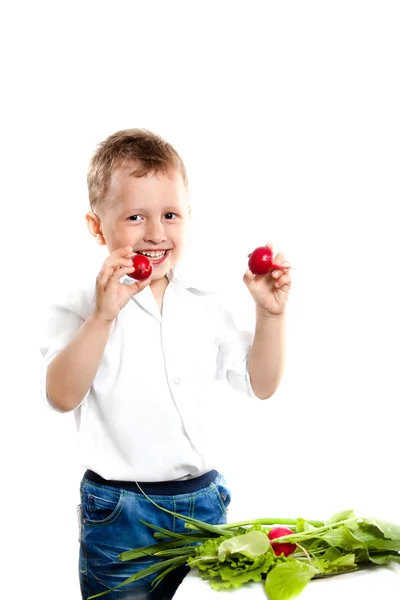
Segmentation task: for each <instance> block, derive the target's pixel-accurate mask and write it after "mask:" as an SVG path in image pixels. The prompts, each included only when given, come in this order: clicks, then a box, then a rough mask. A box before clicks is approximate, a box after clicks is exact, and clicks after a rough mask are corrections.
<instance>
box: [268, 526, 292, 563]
mask: <svg viewBox="0 0 400 600" xmlns="http://www.w3.org/2000/svg"><path fill="white" fill-rule="evenodd" d="M292 533H293V531H292V530H291V529H288V528H287V527H274V528H273V529H271V530H270V531H269V532H268V537H269V539H270V540H275V539H276V538H279V537H281V536H283V535H290V534H292ZM271 546H272V549H273V551H274V552H275V555H276V556H279V555H280V554H282V553H283V554H284V555H285V556H288V555H289V554H292V552H294V551H295V550H296V545H295V544H289V543H288V542H282V543H281V544H279V543H278V542H277V543H276V544H274V542H272V543H271Z"/></svg>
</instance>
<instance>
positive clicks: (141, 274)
mask: <svg viewBox="0 0 400 600" xmlns="http://www.w3.org/2000/svg"><path fill="white" fill-rule="evenodd" d="M132 266H133V267H135V270H134V271H133V273H128V275H129V277H132V278H133V279H137V280H138V281H142V280H143V279H147V278H148V277H150V275H151V274H152V272H153V267H152V265H151V260H150V259H149V258H147V256H144V254H135V256H134V257H133V258H132Z"/></svg>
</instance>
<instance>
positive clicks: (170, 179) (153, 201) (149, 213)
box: [86, 163, 190, 281]
mask: <svg viewBox="0 0 400 600" xmlns="http://www.w3.org/2000/svg"><path fill="white" fill-rule="evenodd" d="M132 167H134V164H133V163H132V164H130V165H129V166H126V167H124V168H121V169H119V170H118V171H116V172H115V173H114V174H113V176H112V180H111V184H110V189H109V193H108V200H107V203H106V206H105V207H104V209H103V210H102V212H101V215H100V216H97V215H95V214H94V213H92V212H90V213H88V214H87V215H86V219H87V223H88V227H89V229H90V232H91V233H92V235H94V236H95V237H96V238H97V239H98V241H99V243H100V244H102V245H104V244H107V247H108V250H109V251H110V253H111V252H114V250H118V249H119V248H123V247H124V246H132V247H133V251H134V252H143V253H153V256H149V258H150V260H151V263H152V266H153V275H152V281H157V280H160V279H162V278H163V277H164V276H165V275H166V274H167V273H168V271H169V270H170V269H172V268H173V267H174V266H175V265H176V263H177V262H178V260H179V258H180V257H181V255H182V252H183V250H184V246H185V234H186V229H187V224H188V221H189V212H190V208H189V206H188V192H187V189H186V187H185V184H184V182H183V179H182V176H181V174H180V173H179V172H178V171H175V170H174V171H171V173H170V174H169V175H164V174H161V173H160V174H158V175H148V176H145V177H134V176H133V175H131V174H130V173H131V172H132ZM154 253H157V254H154Z"/></svg>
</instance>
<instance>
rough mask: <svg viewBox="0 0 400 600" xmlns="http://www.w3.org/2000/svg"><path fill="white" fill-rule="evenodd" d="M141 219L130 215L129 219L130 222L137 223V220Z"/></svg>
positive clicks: (138, 216)
mask: <svg viewBox="0 0 400 600" xmlns="http://www.w3.org/2000/svg"><path fill="white" fill-rule="evenodd" d="M141 218H142V217H141V216H140V215H132V216H131V217H129V220H130V221H137V220H138V219H141Z"/></svg>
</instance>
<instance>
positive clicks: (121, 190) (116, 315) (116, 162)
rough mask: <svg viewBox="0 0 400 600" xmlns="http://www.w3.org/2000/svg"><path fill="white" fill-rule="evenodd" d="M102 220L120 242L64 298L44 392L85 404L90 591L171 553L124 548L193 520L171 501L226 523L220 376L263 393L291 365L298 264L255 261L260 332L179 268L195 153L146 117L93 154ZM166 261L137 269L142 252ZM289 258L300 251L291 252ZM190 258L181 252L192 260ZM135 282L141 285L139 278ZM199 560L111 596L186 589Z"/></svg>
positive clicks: (84, 550) (84, 531)
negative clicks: (130, 557) (218, 438)
mask: <svg viewBox="0 0 400 600" xmlns="http://www.w3.org/2000/svg"><path fill="white" fill-rule="evenodd" d="M88 188H89V200H90V208H91V210H90V211H89V212H88V213H87V214H86V221H87V225H88V228H89V231H90V233H91V234H92V235H93V237H94V238H95V239H96V240H97V241H98V243H99V244H100V245H106V246H107V249H108V251H109V256H108V257H107V258H106V260H105V261H104V263H103V266H102V268H101V270H100V273H99V274H98V276H97V279H96V281H95V282H93V283H90V284H89V285H88V286H87V287H86V288H85V289H82V290H79V291H77V292H74V293H71V294H70V295H69V296H68V297H67V298H66V299H65V301H63V302H62V303H58V304H56V305H54V306H52V308H51V315H50V319H49V334H48V341H47V342H46V344H45V345H44V346H43V347H42V348H41V351H42V354H43V357H44V359H43V362H44V370H43V385H42V393H43V396H44V398H45V399H46V401H47V403H48V405H49V406H50V407H51V408H52V409H54V410H56V411H60V412H67V411H72V410H73V411H74V415H75V419H76V424H77V430H78V442H79V448H80V453H81V459H82V464H83V466H84V467H85V469H86V471H85V473H84V475H83V477H82V481H81V487H80V494H81V504H80V507H79V508H80V525H81V530H80V555H79V571H80V586H81V592H82V598H83V599H84V600H86V599H87V598H89V597H92V596H94V595H96V594H99V593H101V592H104V591H106V590H111V589H112V588H114V587H115V586H117V585H118V584H120V583H122V582H123V581H124V580H125V579H127V578H128V577H130V576H131V575H132V574H133V573H135V572H136V571H138V570H141V569H143V568H145V567H147V566H149V565H151V564H152V563H154V562H156V561H157V560H160V559H154V558H153V557H149V558H148V559H147V558H144V559H143V560H142V559H141V560H140V561H135V562H132V563H129V562H122V561H120V560H119V559H118V555H119V554H121V553H122V552H124V551H126V550H129V549H132V548H135V547H141V546H145V545H149V544H154V543H155V542H156V539H155V538H154V537H153V530H151V529H150V528H149V527H147V526H145V525H143V524H142V523H141V522H140V519H142V520H144V521H147V522H149V523H152V524H155V525H159V526H161V527H164V528H165V529H168V530H172V531H184V530H185V529H184V524H183V522H181V521H180V520H178V519H174V518H173V517H172V516H171V515H168V514H167V513H166V512H164V511H160V510H159V509H158V508H156V507H154V506H153V505H152V504H151V503H150V502H149V500H148V499H147V498H146V497H145V496H144V495H143V494H142V493H141V491H140V489H139V487H138V485H137V483H139V485H140V487H141V488H142V489H143V491H144V492H145V493H146V494H147V495H149V497H150V498H152V499H153V500H154V501H155V502H157V504H159V505H161V506H163V507H165V508H167V509H169V510H173V511H175V512H178V513H181V514H183V515H190V516H192V517H194V518H197V519H200V520H203V521H207V522H209V523H214V524H216V523H225V522H226V515H227V507H228V504H229V502H230V491H229V488H228V486H227V484H226V482H225V480H224V478H223V476H222V475H221V474H220V473H218V471H216V470H215V467H216V465H215V464H214V462H213V456H212V454H210V453H209V452H208V444H207V431H208V428H207V424H208V422H209V420H210V417H211V418H212V416H211V415H210V411H211V410H212V390H213V386H215V381H216V380H218V379H219V380H221V379H222V380H223V379H226V380H227V381H228V382H229V384H230V385H231V386H232V387H233V388H234V389H235V390H237V391H239V392H242V393H244V394H247V395H248V396H251V397H258V398H260V399H266V398H269V397H270V396H271V395H272V394H273V393H274V392H275V390H276V389H277V387H278V385H279V381H280V379H281V376H282V370H283V355H284V313H285V305H286V302H287V298H288V293H289V288H290V284H291V281H290V271H289V270H285V271H282V270H276V271H273V272H272V273H270V274H268V275H265V276H254V275H253V274H252V273H251V272H250V271H248V272H247V273H246V274H245V275H244V282H245V284H246V285H247V287H248V289H249V291H250V293H251V295H252V297H253V299H254V301H255V304H256V327H255V333H254V334H250V333H248V332H240V331H237V329H236V327H235V325H234V323H233V320H232V318H231V316H230V314H229V312H228V311H226V310H225V309H224V308H223V307H222V306H220V304H219V303H218V301H217V300H216V298H215V295H214V294H212V293H208V292H207V291H206V290H204V289H202V287H201V286H199V285H198V284H197V285H196V273H193V272H192V273H186V274H185V273H184V272H182V269H181V271H179V264H181V260H180V259H181V257H182V254H183V250H184V246H185V237H186V233H187V226H188V221H189V215H190V207H189V204H188V181H187V175H186V170H185V167H184V164H183V162H182V160H181V158H180V156H179V155H178V153H177V152H176V151H175V150H174V149H173V148H172V146H171V145H170V144H168V143H166V142H165V141H164V140H162V139H161V138H160V137H159V136H157V135H154V134H153V133H151V132H149V131H146V130H137V129H133V130H126V131H119V132H117V133H115V134H114V135H112V136H110V137H109V138H108V139H106V140H105V141H104V142H103V143H102V144H101V145H100V146H99V148H98V150H97V151H96V153H95V155H94V156H93V158H92V161H91V164H90V169H89V174H88ZM135 253H142V254H146V255H147V256H149V258H150V260H151V262H152V267H153V272H152V275H151V277H150V278H149V279H147V280H145V281H140V282H139V281H136V280H134V279H132V278H130V277H129V274H130V273H133V271H134V269H133V267H132V257H133V256H134V255H135ZM275 262H277V263H278V264H284V265H287V264H288V263H285V261H284V257H283V255H282V254H278V255H277V256H276V257H275ZM178 263H179V264H178ZM126 283H129V285H126ZM187 571H188V569H187V568H186V567H182V568H181V569H180V570H179V571H174V572H172V573H171V574H169V575H168V576H167V577H166V579H165V580H164V582H163V583H162V584H160V585H159V586H158V587H157V588H155V590H154V591H150V584H151V582H152V580H153V578H154V577H155V576H156V575H157V573H156V574H155V575H153V576H150V577H146V578H144V579H140V580H138V581H136V582H133V583H130V584H127V585H124V586H122V587H119V588H118V589H117V590H114V591H112V592H110V593H109V594H108V598H109V600H114V599H115V600H116V599H118V600H122V599H127V598H135V599H141V600H156V599H157V600H158V599H163V600H167V599H170V598H172V596H173V594H174V592H175V591H176V588H177V586H178V585H179V583H180V582H181V580H182V578H183V577H184V575H185V574H186V573H187Z"/></svg>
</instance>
